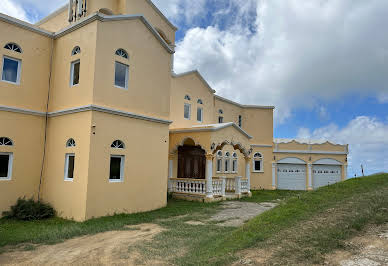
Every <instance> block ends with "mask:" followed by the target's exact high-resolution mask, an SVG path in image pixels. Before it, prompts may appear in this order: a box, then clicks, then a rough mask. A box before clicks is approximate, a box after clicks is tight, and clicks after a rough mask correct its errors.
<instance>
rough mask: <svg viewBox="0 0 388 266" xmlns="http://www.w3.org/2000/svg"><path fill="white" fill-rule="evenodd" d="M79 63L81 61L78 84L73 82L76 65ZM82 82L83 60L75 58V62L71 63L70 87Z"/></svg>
mask: <svg viewBox="0 0 388 266" xmlns="http://www.w3.org/2000/svg"><path fill="white" fill-rule="evenodd" d="M77 63H80V66H79V73H78V75H79V78H78V84H73V81H74V65H75V64H77ZM80 82H81V60H79V59H78V60H75V61H73V62H71V65H70V87H76V86H78V85H79V84H80Z"/></svg>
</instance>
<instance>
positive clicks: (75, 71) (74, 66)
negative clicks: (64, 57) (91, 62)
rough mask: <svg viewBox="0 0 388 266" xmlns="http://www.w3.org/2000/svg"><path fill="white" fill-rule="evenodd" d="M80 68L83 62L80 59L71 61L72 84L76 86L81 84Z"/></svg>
mask: <svg viewBox="0 0 388 266" xmlns="http://www.w3.org/2000/svg"><path fill="white" fill-rule="evenodd" d="M80 68H81V62H80V61H79V60H77V61H74V62H72V63H71V71H70V86H75V85H78V84H79V73H80Z"/></svg>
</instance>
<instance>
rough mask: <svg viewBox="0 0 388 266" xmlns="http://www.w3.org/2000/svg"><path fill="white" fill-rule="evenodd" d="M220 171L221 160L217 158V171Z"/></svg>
mask: <svg viewBox="0 0 388 266" xmlns="http://www.w3.org/2000/svg"><path fill="white" fill-rule="evenodd" d="M221 171H222V160H221V159H217V172H221Z"/></svg>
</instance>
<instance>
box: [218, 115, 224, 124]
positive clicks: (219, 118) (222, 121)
mask: <svg viewBox="0 0 388 266" xmlns="http://www.w3.org/2000/svg"><path fill="white" fill-rule="evenodd" d="M223 123H224V117H223V116H219V117H218V124H223Z"/></svg>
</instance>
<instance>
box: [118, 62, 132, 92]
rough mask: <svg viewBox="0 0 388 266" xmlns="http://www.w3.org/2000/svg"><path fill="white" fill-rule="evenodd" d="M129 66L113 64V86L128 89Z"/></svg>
mask: <svg viewBox="0 0 388 266" xmlns="http://www.w3.org/2000/svg"><path fill="white" fill-rule="evenodd" d="M128 77H129V66H127V65H124V64H121V63H119V62H116V64H115V86H116V87H119V88H122V89H128Z"/></svg>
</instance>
